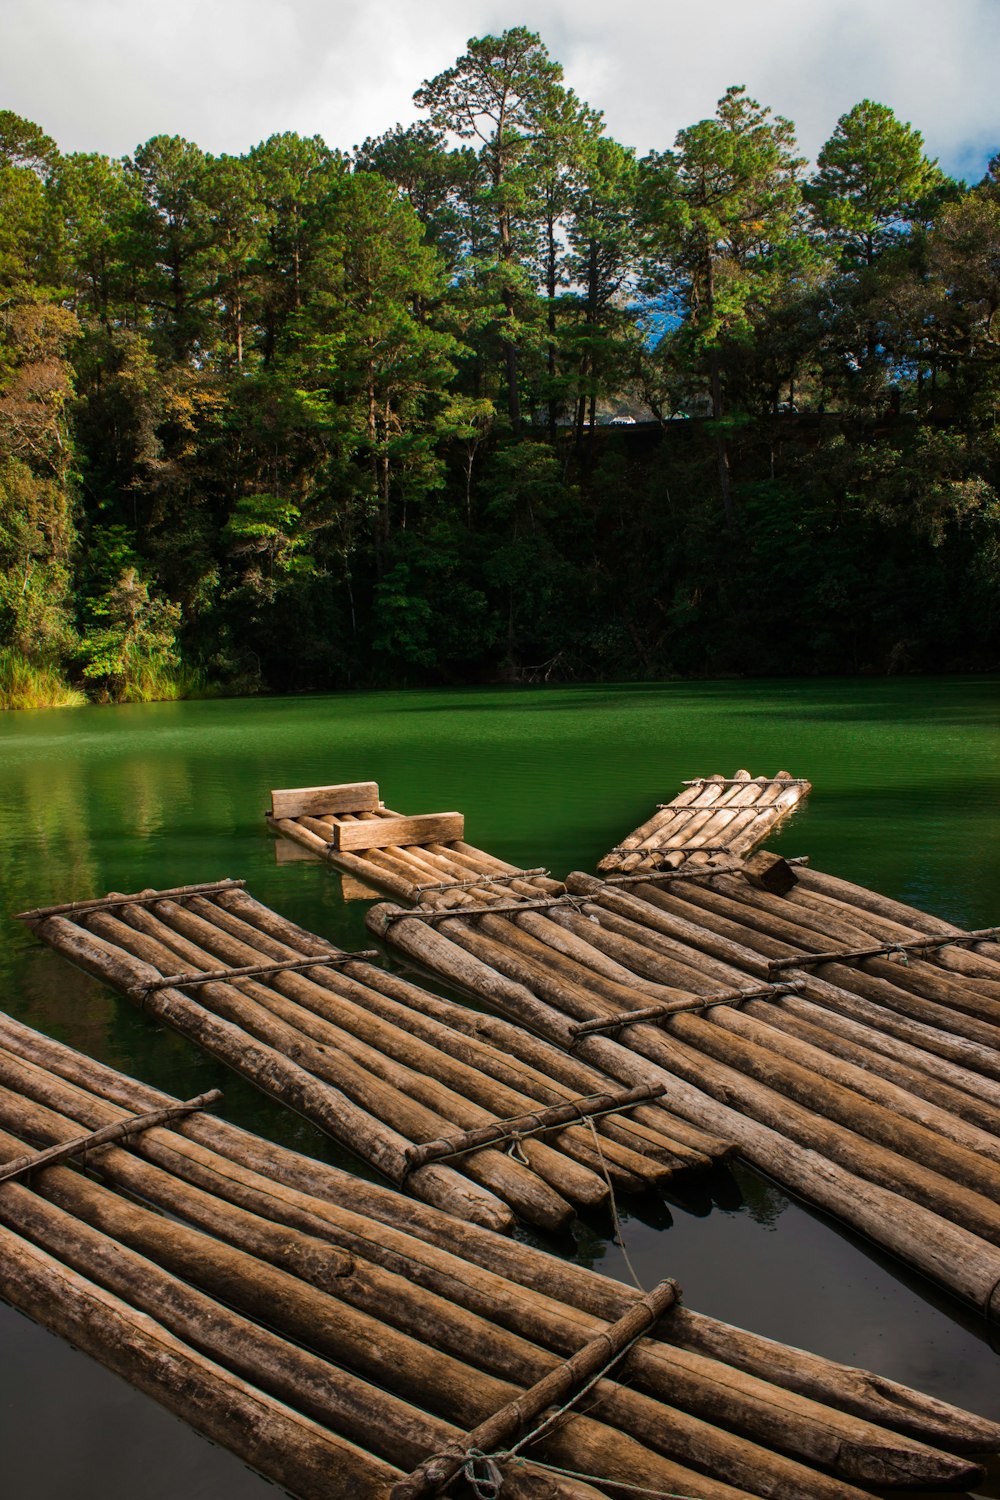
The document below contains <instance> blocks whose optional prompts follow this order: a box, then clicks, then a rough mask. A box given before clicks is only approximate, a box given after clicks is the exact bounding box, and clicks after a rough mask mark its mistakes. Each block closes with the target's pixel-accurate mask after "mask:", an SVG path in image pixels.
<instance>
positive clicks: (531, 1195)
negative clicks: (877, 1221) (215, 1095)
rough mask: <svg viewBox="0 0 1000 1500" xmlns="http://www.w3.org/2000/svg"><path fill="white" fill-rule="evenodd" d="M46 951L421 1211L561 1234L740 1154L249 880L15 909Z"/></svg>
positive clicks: (658, 1089) (643, 1092)
mask: <svg viewBox="0 0 1000 1500" xmlns="http://www.w3.org/2000/svg"><path fill="white" fill-rule="evenodd" d="M22 918H23V920H25V921H27V922H28V923H29V924H30V926H31V927H32V929H33V931H34V932H35V933H36V935H37V936H38V937H40V938H41V939H42V940H43V941H45V942H46V943H48V944H49V945H50V946H52V947H53V948H55V949H56V950H57V951H58V952H60V953H62V954H63V955H64V956H65V957H67V958H69V959H70V960H71V961H72V962H74V963H76V964H78V965H79V966H80V967H81V968H83V969H85V970H86V971H87V972H88V973H91V974H93V975H95V976H96V977H97V978H99V979H101V980H103V981H104V982H106V983H107V984H109V985H111V986H112V987H113V988H115V989H117V990H118V991H120V992H121V993H122V994H124V995H125V996H126V997H127V998H128V999H130V1000H131V1001H132V1002H133V1003H135V1004H136V1005H138V1006H139V1007H140V1008H141V1009H143V1010H145V1011H147V1012H148V1013H149V1014H151V1015H153V1016H155V1017H156V1018H157V1020H159V1021H161V1022H163V1023H164V1024H166V1025H168V1026H170V1027H172V1028H173V1029H175V1030H177V1031H180V1032H181V1033H182V1034H183V1035H185V1036H186V1037H188V1038H189V1039H190V1040H192V1041H194V1042H196V1043H197V1044H198V1045H199V1046H201V1047H203V1048H205V1049H206V1050H208V1051H209V1052H211V1053H212V1054H213V1055H214V1056H216V1057H218V1058H221V1059H222V1060H223V1061H225V1062H226V1063H227V1064H229V1065H230V1066H231V1067H233V1068H235V1069H236V1070H237V1071H238V1072H240V1073H242V1074H243V1075H244V1076H245V1077H247V1078H249V1079H250V1080H251V1081H252V1082H253V1083H255V1084H257V1085H258V1086H259V1087H260V1088H262V1089H264V1090H265V1091H266V1092H267V1093H269V1094H271V1095H272V1096H274V1097H275V1098H277V1099H279V1100H281V1101H282V1102H284V1103H285V1104H288V1105H289V1106H290V1107H291V1108H293V1109H295V1110H297V1111H298V1112H299V1113H300V1114H303V1115H305V1116H306V1117H307V1118H309V1119H310V1120H312V1121H313V1122H314V1123H315V1124H316V1125H318V1126H319V1127H320V1128H321V1129H323V1130H325V1131H326V1132H327V1133H328V1134H329V1135H331V1136H333V1137H334V1139H336V1140H337V1141H338V1142H339V1143H340V1144H341V1145H342V1146H345V1147H346V1148H348V1149H349V1150H351V1151H353V1152H354V1153H355V1154H356V1155H358V1156H359V1157H360V1158H361V1159H362V1160H364V1161H365V1162H367V1163H368V1164H369V1165H370V1166H373V1167H375V1168H376V1169H377V1170H379V1171H380V1172H382V1173H383V1174H384V1176H385V1177H386V1178H387V1179H388V1180H389V1181H390V1182H392V1183H394V1184H395V1185H396V1186H397V1187H405V1188H406V1189H407V1190H409V1191H411V1192H413V1193H415V1194H416V1195H417V1196H418V1197H420V1198H422V1199H423V1200H424V1201H425V1202H428V1203H434V1204H436V1205H437V1206H438V1207H439V1208H444V1209H447V1210H449V1211H450V1212H452V1213H456V1214H459V1215H460V1216H462V1217H465V1218H470V1219H474V1220H475V1221H476V1222H477V1223H481V1224H486V1225H489V1226H490V1227H492V1228H496V1229H503V1230H509V1229H510V1228H512V1227H513V1224H514V1215H515V1214H517V1215H518V1216H519V1217H520V1218H522V1219H523V1220H525V1221H526V1222H527V1223H529V1224H531V1225H533V1226H534V1227H536V1228H539V1229H542V1230H546V1231H549V1232H555V1231H558V1230H561V1229H562V1228H564V1227H565V1225H566V1223H567V1221H568V1220H569V1219H570V1217H571V1216H572V1214H573V1213H574V1211H575V1210H577V1209H579V1208H588V1209H602V1208H604V1207H606V1206H608V1205H609V1200H610V1194H611V1192H612V1190H613V1191H615V1192H643V1191H646V1190H648V1189H656V1188H658V1187H662V1186H663V1185H664V1184H665V1183H666V1182H668V1181H669V1180H670V1179H671V1178H672V1177H674V1176H675V1175H676V1174H678V1173H682V1172H688V1171H691V1170H700V1169H702V1168H706V1167H709V1166H710V1165H711V1163H712V1162H713V1161H716V1160H719V1159H721V1158H724V1157H725V1156H727V1155H729V1154H731V1152H732V1151H733V1150H734V1149H735V1147H734V1144H733V1143H732V1142H730V1141H729V1140H727V1139H725V1138H720V1137H717V1136H716V1135H714V1134H713V1133H711V1132H708V1131H703V1130H698V1129H696V1128H694V1127H692V1126H691V1124H690V1123H689V1122H687V1121H685V1120H681V1119H679V1118H678V1117H676V1116H674V1115H672V1114H671V1113H670V1112H669V1111H668V1110H667V1109H666V1108H664V1107H663V1104H662V1102H661V1096H662V1094H663V1092H664V1090H663V1086H662V1085H661V1084H638V1085H628V1086H625V1087H623V1086H622V1085H621V1084H620V1083H618V1082H616V1081H615V1080H614V1079H612V1078H610V1077H608V1076H607V1075H605V1074H604V1073H602V1072H601V1071H600V1070H599V1069H595V1068H593V1067H590V1066H588V1065H587V1064H586V1063H584V1062H582V1061H576V1060H571V1059H568V1058H567V1057H566V1056H565V1055H564V1054H563V1053H562V1052H561V1051H560V1050H559V1049H558V1048H556V1047H553V1046H550V1045H548V1044H546V1043H544V1042H542V1041H540V1040H538V1039H536V1038H534V1037H531V1036H530V1035H528V1034H527V1033H524V1032H523V1031H522V1030H521V1029H520V1028H518V1027H516V1026H513V1025H511V1024H509V1023H506V1022H502V1021H497V1020H495V1019H490V1018H487V1017H479V1016H475V1015H473V1014H470V1012H469V1011H468V1010H467V1009H466V1007H464V1006H462V1005H458V1004H456V1003H454V1002H452V1001H447V1000H443V999H439V998H438V997H437V996H435V995H432V994H430V993H428V992H427V991H426V990H424V989H422V988H420V987H419V986H417V985H415V984H412V983H409V982H408V981H406V980H404V979H402V978H400V977H399V976H397V975H393V974H390V973H387V972H386V971H385V970H384V969H382V968H380V967H378V966H377V965H376V964H375V963H373V962H372V960H373V959H375V958H377V957H378V955H377V953H375V952H363V953H345V952H343V951H342V950H341V949H338V948H335V947H333V946H332V945H331V944H329V943H327V942H325V941H324V940H323V939H321V938H318V937H316V936H315V935H314V934H312V933H308V932H306V931H304V930H303V929H302V928H300V927H297V926H296V925H295V924H294V923H292V922H289V921H287V920H285V919H284V918H282V917H280V916H278V914H277V913H275V912H273V911H270V910H269V909H268V908H267V907H266V906H263V905H262V904H261V903H260V902H257V901H255V900H253V898H252V897H251V896H250V895H249V894H248V893H247V892H246V890H245V889H244V883H243V882H241V881H232V880H226V881H221V882H217V883H215V884H212V885H194V886H185V887H180V888H177V889H173V890H166V891H154V890H149V891H144V892H140V893H137V894H134V895H111V896H107V897H104V898H102V899H98V900H93V901H82V902H73V903H69V904H68V905H64V906H55V907H45V908H38V909H36V910H34V911H31V912H25V913H22Z"/></svg>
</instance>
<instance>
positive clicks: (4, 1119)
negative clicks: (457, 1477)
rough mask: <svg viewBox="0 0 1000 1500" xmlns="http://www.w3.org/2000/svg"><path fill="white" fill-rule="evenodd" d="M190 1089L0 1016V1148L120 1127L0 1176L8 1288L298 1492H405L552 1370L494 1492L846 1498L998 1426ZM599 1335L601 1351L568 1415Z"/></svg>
mask: <svg viewBox="0 0 1000 1500" xmlns="http://www.w3.org/2000/svg"><path fill="white" fill-rule="evenodd" d="M205 1102H206V1101H192V1102H191V1103H189V1105H187V1106H179V1105H178V1101H176V1100H172V1099H170V1097H169V1096H167V1095H164V1094H162V1093H159V1092H157V1091H156V1090H153V1089H151V1088H148V1087H146V1086H145V1085H143V1084H141V1083H138V1082H136V1081H135V1080H133V1079H130V1078H127V1077H126V1076H124V1075H123V1074H120V1073H118V1072H116V1071H115V1070H113V1069H111V1068H109V1067H107V1066H105V1065H103V1064H100V1063H96V1062H94V1061H92V1060H91V1059H89V1058H87V1057H85V1056H84V1055H82V1054H80V1053H78V1052H75V1051H73V1049H71V1048H69V1047H67V1046H65V1045H63V1044H61V1043H58V1042H54V1041H52V1040H51V1039H50V1038H48V1037H45V1036H43V1035H41V1034H39V1033H38V1032H34V1031H32V1030H30V1029H29V1028H28V1027H26V1026H24V1025H22V1024H21V1023H19V1022H16V1021H13V1020H12V1019H10V1018H9V1017H6V1016H3V1015H2V1014H0V1161H10V1160H11V1158H24V1157H25V1155H26V1154H30V1153H32V1152H37V1150H38V1148H40V1147H41V1148H46V1147H51V1146H52V1145H55V1144H57V1143H61V1142H66V1141H68V1140H73V1141H75V1142H76V1144H77V1148H78V1149H79V1148H80V1145H81V1143H80V1139H79V1138H80V1136H81V1135H82V1134H85V1133H86V1132H92V1131H95V1130H100V1129H104V1130H107V1129H108V1128H109V1127H111V1128H114V1127H116V1126H122V1125H124V1126H126V1127H128V1128H129V1129H130V1132H131V1133H130V1134H128V1135H127V1137H126V1138H124V1139H122V1140H119V1141H116V1142H112V1143H108V1142H105V1144H103V1145H97V1144H96V1143H94V1142H90V1143H89V1145H88V1144H87V1143H86V1142H84V1143H83V1148H84V1149H85V1150H86V1170H81V1166H82V1162H81V1160H80V1158H79V1156H78V1157H77V1158H75V1159H74V1160H73V1161H72V1162H71V1163H67V1162H63V1163H61V1164H52V1163H49V1164H45V1163H43V1162H41V1161H36V1163H35V1165H34V1167H33V1169H32V1170H31V1171H30V1173H29V1174H28V1175H26V1176H21V1177H19V1178H17V1179H15V1180H10V1181H7V1182H2V1183H0V1226H2V1227H0V1274H2V1278H3V1288H4V1296H5V1297H6V1298H8V1299H9V1300H10V1301H11V1302H13V1303H14V1305H16V1306H18V1307H20V1308H22V1309H23V1310H24V1311H25V1312H27V1313H28V1314H29V1315H30V1316H32V1317H34V1318H36V1319H37V1320H38V1321H40V1322H41V1323H43V1324H44V1325H45V1326H47V1327H49V1328H50V1329H52V1330H53V1331H55V1332H57V1333H59V1334H61V1335H62V1336H63V1337H66V1338H68V1339H70V1340H71V1341H72V1342H73V1343H74V1344H75V1345H76V1346H77V1347H79V1348H81V1349H83V1350H85V1351H86V1352H87V1353H89V1354H91V1355H92V1356H94V1357H95V1358H97V1359H99V1360H100V1361H102V1362H103V1363H105V1364H107V1365H108V1366H109V1367H110V1368H112V1369H113V1370H115V1371H116V1372H118V1373H119V1374H121V1375H123V1376H125V1377H126V1378H127V1379H129V1380H130V1381H131V1382H132V1383H133V1384H134V1385H136V1386H137V1387H138V1388H139V1389H141V1390H143V1391H145V1392H147V1393H148V1394H150V1395H152V1396H153V1397H154V1398H155V1399H157V1400H159V1401H160V1402H162V1403H163V1404H164V1405H166V1406H167V1407H168V1408H169V1409H170V1410H171V1411H173V1412H174V1413H175V1414H177V1415H178V1416H181V1417H182V1418H184V1419H185V1420H187V1421H188V1422H190V1423H191V1424H192V1425H193V1426H195V1427H196V1428H197V1429H198V1430H199V1431H201V1432H203V1433H205V1434H207V1435H208V1436H209V1437H211V1438H212V1439H213V1440H215V1441H217V1442H220V1443H222V1444H223V1445H224V1446H226V1447H229V1448H231V1449H232V1450H233V1451H234V1452H236V1453H237V1454H238V1455H239V1456H240V1457H241V1458H243V1459H244V1460H245V1461H246V1462H248V1463H249V1464H250V1465H251V1466H252V1467H253V1468H255V1469H256V1470H257V1471H258V1472H260V1473H262V1474H263V1475H265V1476H266V1477H267V1478H269V1479H271V1480H273V1481H274V1482H275V1483H277V1484H279V1485H281V1486H282V1487H283V1488H285V1489H287V1490H289V1491H290V1492H291V1493H292V1494H293V1495H295V1496H298V1497H300V1500H389V1497H390V1495H391V1494H397V1495H399V1496H405V1495H413V1494H414V1493H420V1491H419V1490H414V1488H413V1485H412V1484H408V1482H407V1481H405V1480H404V1474H405V1473H406V1472H407V1471H411V1470H418V1471H419V1470H421V1468H422V1467H423V1466H425V1465H426V1462H427V1460H428V1459H429V1458H430V1456H431V1455H435V1454H441V1453H442V1452H453V1453H456V1454H458V1455H463V1456H464V1454H465V1453H466V1451H467V1450H468V1448H469V1447H470V1445H471V1440H472V1439H473V1437H474V1434H476V1433H477V1432H480V1433H481V1432H482V1431H483V1424H486V1430H487V1431H490V1430H502V1431H503V1432H504V1433H505V1434H506V1435H505V1437H504V1439H503V1446H504V1448H505V1449H507V1448H509V1447H510V1446H512V1445H513V1444H514V1441H515V1439H521V1438H523V1437H524V1436H525V1431H526V1428H527V1429H533V1427H534V1423H533V1422H530V1421H529V1422H525V1421H524V1417H523V1412H525V1411H528V1410H532V1409H537V1408H538V1406H539V1404H540V1401H541V1399H542V1397H543V1396H544V1395H545V1394H546V1393H547V1392H549V1391H550V1390H551V1388H552V1382H553V1381H554V1382H555V1383H556V1385H558V1387H559V1389H560V1391H561V1394H560V1396H559V1397H558V1400H559V1403H560V1404H563V1402H564V1401H568V1402H569V1404H570V1408H571V1409H570V1411H569V1413H568V1415H567V1416H566V1417H565V1418H564V1419H563V1420H562V1422H561V1423H560V1424H559V1425H558V1427H557V1428H556V1429H555V1430H549V1431H548V1432H546V1433H545V1434H544V1435H543V1436H540V1437H539V1438H538V1439H537V1440H536V1441H534V1442H532V1443H531V1445H530V1447H529V1448H528V1449H527V1451H526V1452H525V1453H524V1454H522V1455H521V1457H522V1459H526V1460H527V1462H526V1464H524V1463H521V1462H519V1463H512V1462H510V1461H509V1456H508V1457H507V1458H504V1457H503V1456H501V1457H499V1460H498V1461H499V1462H500V1464H501V1466H502V1473H503V1480H504V1484H503V1493H504V1496H505V1500H506V1496H508V1495H509V1496H510V1497H511V1500H540V1497H542V1496H544V1497H547V1500H595V1497H599V1496H602V1495H612V1494H617V1493H621V1492H620V1491H618V1490H617V1489H616V1488H615V1481H618V1482H622V1483H624V1484H632V1485H638V1486H640V1487H642V1486H645V1487H646V1488H651V1489H654V1490H660V1491H667V1492H668V1493H677V1494H683V1495H686V1496H692V1497H699V1500H740V1497H741V1496H745V1495H750V1494H752V1495H768V1496H771V1497H774V1500H801V1497H802V1496H805V1495H809V1496H810V1497H813V1500H861V1497H862V1496H863V1495H868V1494H870V1493H871V1491H870V1488H869V1486H871V1485H878V1486H882V1485H889V1486H895V1487H899V1486H905V1487H906V1488H907V1489H913V1488H933V1489H940V1488H965V1487H968V1486H971V1485H974V1484H975V1483H977V1482H978V1480H979V1478H980V1477H981V1473H982V1471H981V1470H980V1469H979V1467H978V1465H977V1464H976V1463H975V1462H973V1461H971V1460H970V1459H969V1458H968V1457H964V1456H962V1455H970V1454H982V1453H986V1452H995V1451H998V1450H1000V1427H998V1426H997V1424H995V1423H992V1422H989V1421H987V1420H985V1419H981V1418H977V1417H974V1416H971V1415H970V1414H968V1413H965V1412H962V1411H960V1410H958V1409H957V1408H954V1407H952V1406H949V1405H947V1404H946V1403H943V1402H940V1401H937V1400H934V1399H932V1398H930V1397H925V1396H922V1395H920V1393H918V1392H916V1391H913V1390H911V1389H909V1388H908V1387H905V1386H900V1385H898V1384H896V1383H894V1382H891V1381H888V1380H882V1379H881V1378H880V1377H878V1376H875V1375H873V1374H870V1373H868V1372H865V1371H859V1370H854V1369H850V1368H846V1367H844V1366H841V1365H837V1364H835V1363H833V1362H831V1361H828V1360H825V1359H821V1358H818V1357H816V1356H813V1355H810V1354H807V1353H805V1352H803V1351H801V1350H794V1349H789V1348H787V1347H785V1346H783V1345H779V1344H773V1343H771V1342H770V1341H768V1340H767V1339H763V1338H760V1337H759V1336H757V1335H754V1334H748V1333H745V1332H743V1331H741V1330H739V1329H735V1328H732V1327H730V1326H729V1325H727V1324H724V1323H719V1322H717V1321H716V1320H714V1319H710V1318H705V1317H702V1316H701V1315H699V1314H698V1313H695V1312H692V1311H691V1310H689V1309H687V1308H685V1307H684V1306H683V1305H682V1304H681V1302H680V1301H679V1299H678V1296H677V1293H676V1289H675V1288H674V1287H673V1286H672V1285H671V1284H670V1283H669V1282H666V1283H661V1285H660V1287H659V1288H658V1289H656V1297H655V1300H650V1306H649V1313H650V1314H651V1315H652V1316H656V1314H657V1313H658V1314H659V1317H658V1321H657V1322H656V1326H655V1328H650V1327H649V1323H650V1320H651V1319H650V1316H647V1315H646V1314H645V1313H644V1311H643V1308H642V1303H643V1300H644V1299H643V1297H642V1296H641V1294H640V1293H639V1292H637V1291H636V1290H635V1289H633V1288H629V1287H626V1286H624V1285H622V1284H621V1283H618V1282H615V1281H613V1280H611V1279H609V1278H608V1277H606V1276H602V1275H600V1274H598V1273H596V1272H593V1271H590V1270H587V1269H585V1268H584V1267H582V1266H574V1265H572V1264H567V1263H565V1262H563V1261H561V1260H559V1259H557V1258H555V1257H551V1256H549V1255H547V1254H545V1253H544V1252H542V1251H540V1250H537V1249H534V1248H532V1247H530V1246H528V1245H524V1244H518V1243H517V1242H514V1241H511V1240H509V1239H506V1238H505V1237H502V1236H498V1235H496V1234H494V1233H492V1232H490V1231H488V1230H484V1229H480V1228H477V1227H475V1226H473V1225H469V1224H463V1223H462V1222H461V1221H459V1220H456V1219H454V1218H452V1217H451V1216H449V1215H447V1214H444V1213H441V1212H439V1211H437V1210H435V1209H433V1208H429V1207H426V1206H424V1205H421V1204H418V1203H415V1202H413V1201H412V1200H409V1199H406V1198H404V1197H402V1196H400V1195H399V1194H397V1193H395V1192H393V1191H391V1190H389V1189H385V1188H380V1187H378V1186H376V1185H374V1184H372V1183H367V1182H364V1181H362V1180H359V1179H357V1178H354V1177H352V1176H350V1175H349V1174H347V1173H344V1172H341V1171H338V1170H337V1169H335V1168H333V1167H330V1166H327V1165H325V1164H323V1163H320V1162H316V1161H312V1160H310V1159H309V1158H307V1157H303V1156H301V1155H298V1154H297V1153H295V1152H292V1151H289V1150H287V1149H285V1148H283V1147H279V1146H276V1145H273V1144H272V1143H271V1142H268V1141H266V1140H263V1139H261V1138H260V1137H257V1136H254V1135H252V1134H250V1133H248V1132H246V1131H243V1130H240V1129H237V1128H236V1127H234V1126H232V1125H229V1124H228V1123H227V1122H226V1121H225V1120H224V1119H219V1118H216V1117H214V1116H212V1115H210V1114H206V1113H204V1112H203V1111H202V1110H197V1109H195V1112H190V1111H191V1110H192V1108H193V1107H194V1106H197V1105H199V1104H203V1103H205ZM178 1107H180V1108H182V1109H186V1110H188V1111H189V1112H188V1113H186V1114H184V1115H183V1116H182V1117H177V1116H176V1111H177V1110H178ZM164 1109H166V1110H172V1111H174V1116H175V1117H174V1118H172V1119H170V1120H169V1121H167V1122H166V1123H161V1124H159V1125H150V1124H149V1122H148V1121H147V1122H145V1123H144V1122H143V1121H142V1120H137V1119H136V1118H135V1116H136V1115H137V1114H139V1113H144V1112H146V1111H163V1110H164ZM21 1165H22V1166H23V1165H24V1163H23V1161H22V1162H21ZM647 1300H649V1299H647ZM634 1333H638V1334H640V1335H641V1336H640V1337H639V1339H638V1341H637V1342H634V1343H632V1344H631V1345H629V1344H628V1342H627V1337H626V1334H627V1336H628V1337H631V1336H632V1335H633V1334H634ZM604 1335H606V1336H607V1339H608V1340H609V1341H610V1347H611V1349H615V1348H622V1349H623V1357H622V1358H621V1360H620V1363H618V1364H616V1365H615V1366H614V1369H613V1372H612V1373H610V1374H609V1375H606V1376H605V1377H604V1378H603V1379H601V1380H600V1382H599V1384H597V1385H596V1386H594V1387H593V1389H590V1390H589V1391H588V1392H587V1396H586V1415H581V1414H579V1413H578V1412H577V1411H576V1410H575V1409H573V1403H574V1401H575V1400H576V1399H577V1398H578V1397H579V1396H580V1395H582V1394H583V1389H581V1380H582V1378H583V1377H582V1373H581V1372H582V1369H583V1368H584V1367H585V1366H586V1367H587V1368H590V1369H593V1368H594V1362H595V1361H594V1354H595V1347H594V1346H595V1340H596V1339H597V1338H598V1336H601V1337H602V1342H603V1336H604ZM607 1347H608V1346H607V1344H605V1348H604V1349H603V1350H602V1351H601V1353H600V1355H599V1357H598V1359H597V1370H598V1371H600V1369H601V1368H602V1366H603V1365H604V1364H605V1363H606V1362H607V1357H608V1356H607ZM588 1358H589V1361H590V1363H589V1365H587V1359H588ZM542 1382H546V1384H544V1385H542ZM515 1398H516V1399H517V1400H518V1403H519V1406H520V1407H521V1408H522V1414H521V1415H519V1414H518V1413H516V1412H515V1413H514V1417H513V1426H511V1425H510V1422H509V1421H508V1422H506V1423H505V1424H500V1425H499V1427H498V1424H497V1422H496V1420H495V1418H496V1414H498V1413H500V1412H502V1411H503V1410H504V1409H505V1408H506V1407H507V1405H508V1403H510V1402H511V1400H512V1399H515ZM666 1403H669V1404H666ZM507 1415H508V1418H509V1416H510V1414H509V1413H508V1414H507ZM776 1441H777V1442H779V1443H780V1445H781V1450H782V1451H781V1452H778V1451H776V1450H775V1446H774V1445H775V1442H776ZM550 1466H556V1468H558V1469H560V1470H565V1469H572V1470H575V1471H576V1472H578V1473H584V1474H586V1475H588V1476H593V1477H592V1478H589V1479H588V1480H587V1481H584V1482H581V1481H578V1480H573V1479H567V1478H565V1477H561V1476H560V1475H559V1474H558V1473H557V1472H555V1470H554V1469H553V1468H552V1467H550ZM695 1469H697V1472H695ZM425 1493H438V1490H437V1489H436V1488H430V1489H428V1490H426V1491H425Z"/></svg>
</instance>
